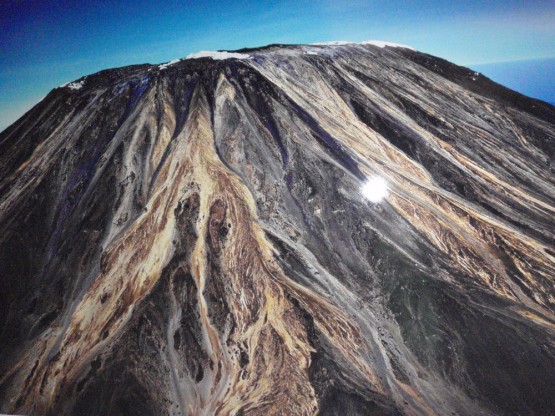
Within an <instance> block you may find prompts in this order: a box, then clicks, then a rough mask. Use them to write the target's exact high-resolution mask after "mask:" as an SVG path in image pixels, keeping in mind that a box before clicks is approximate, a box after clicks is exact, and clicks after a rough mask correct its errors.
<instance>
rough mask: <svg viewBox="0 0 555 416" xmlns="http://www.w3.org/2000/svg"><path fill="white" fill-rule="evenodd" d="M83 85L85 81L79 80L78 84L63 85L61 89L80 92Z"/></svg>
mask: <svg viewBox="0 0 555 416" xmlns="http://www.w3.org/2000/svg"><path fill="white" fill-rule="evenodd" d="M84 84H85V80H84V79H83V80H81V81H79V82H70V83H68V84H64V85H62V87H68V88H69V89H71V90H74V91H76V90H80V89H81V88H83V85H84Z"/></svg>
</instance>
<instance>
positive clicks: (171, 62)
mask: <svg viewBox="0 0 555 416" xmlns="http://www.w3.org/2000/svg"><path fill="white" fill-rule="evenodd" d="M179 61H181V59H174V60H172V61H170V62H166V63H165V64H162V65H158V69H166V68H167V67H168V66H172V65H174V64H176V63H178V62H179Z"/></svg>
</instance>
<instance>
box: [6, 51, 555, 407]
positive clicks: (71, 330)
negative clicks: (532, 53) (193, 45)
mask: <svg viewBox="0 0 555 416" xmlns="http://www.w3.org/2000/svg"><path fill="white" fill-rule="evenodd" d="M554 171H555V108H554V107H552V106H551V105H549V104H546V103H544V102H541V101H538V100H533V99H530V98H527V97H525V96H522V95H520V94H518V93H516V92H513V91H510V90H508V89H506V88H504V87H502V86H500V85H498V84H495V83H493V82H491V81H490V80H488V79H487V78H485V77H483V76H482V75H480V74H478V73H476V72H474V71H471V70H468V69H466V68H462V67H458V66H456V65H454V64H451V63H449V62H447V61H444V60H442V59H439V58H436V57H432V56H430V55H426V54H423V53H420V52H417V51H415V50H412V49H410V48H406V47H403V46H401V45H391V44H388V43H383V42H382V43H378V42H370V43H362V44H354V43H348V42H346V43H343V42H337V43H334V44H317V45H298V46H295V45H271V46H268V47H264V48H258V49H244V50H240V51H232V52H222V51H220V52H202V53H198V54H193V55H192V56H190V57H189V58H188V59H184V60H175V61H171V62H169V63H167V64H162V65H137V66H130V67H125V68H118V69H113V70H106V71H102V72H99V73H97V74H94V75H89V76H86V77H83V78H81V79H79V80H77V81H75V82H72V83H70V84H67V85H65V86H62V87H59V88H56V89H54V90H53V91H52V92H51V93H50V94H49V95H48V96H47V97H46V98H45V99H44V100H43V101H42V102H41V103H39V104H38V105H37V106H36V107H34V108H33V109H32V110H31V111H29V112H28V113H27V114H25V115H24V116H23V117H22V118H21V119H20V120H19V121H17V122H16V123H14V124H13V125H12V126H11V127H9V128H8V129H7V130H5V131H4V132H2V133H0V274H1V280H0V291H1V293H2V313H1V314H0V331H1V334H0V357H1V359H0V377H1V378H0V411H2V412H10V413H25V414H28V415H83V416H84V415H237V416H239V415H315V414H319V415H341V416H347V415H472V416H475V415H516V414H521V415H547V414H553V413H554V412H555V399H554V398H555V371H554V367H553V363H554V362H555V338H554V334H555V314H554V305H555V290H554V284H553V279H554V276H555V244H554V241H555V227H554V223H553V218H554V215H555V176H554V174H553V173H554Z"/></svg>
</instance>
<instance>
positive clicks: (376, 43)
mask: <svg viewBox="0 0 555 416" xmlns="http://www.w3.org/2000/svg"><path fill="white" fill-rule="evenodd" d="M360 44H361V45H374V46H378V47H380V48H385V47H386V46H390V47H392V48H405V49H410V50H413V51H414V50H416V49H414V48H413V47H412V46H408V45H402V44H400V43H394V42H385V41H383V40H365V41H364V42H360Z"/></svg>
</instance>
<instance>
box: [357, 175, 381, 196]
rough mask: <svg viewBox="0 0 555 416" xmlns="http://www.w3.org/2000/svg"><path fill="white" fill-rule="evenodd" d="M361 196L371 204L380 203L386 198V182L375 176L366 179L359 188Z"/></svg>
mask: <svg viewBox="0 0 555 416" xmlns="http://www.w3.org/2000/svg"><path fill="white" fill-rule="evenodd" d="M360 191H361V193H362V195H363V196H364V197H365V198H366V199H368V200H369V201H371V202H380V201H381V200H382V199H384V198H385V197H386V196H387V182H386V181H385V179H384V178H382V177H379V176H376V177H373V178H370V179H368V180H367V181H366V182H365V183H364V185H362V187H361V188H360Z"/></svg>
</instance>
